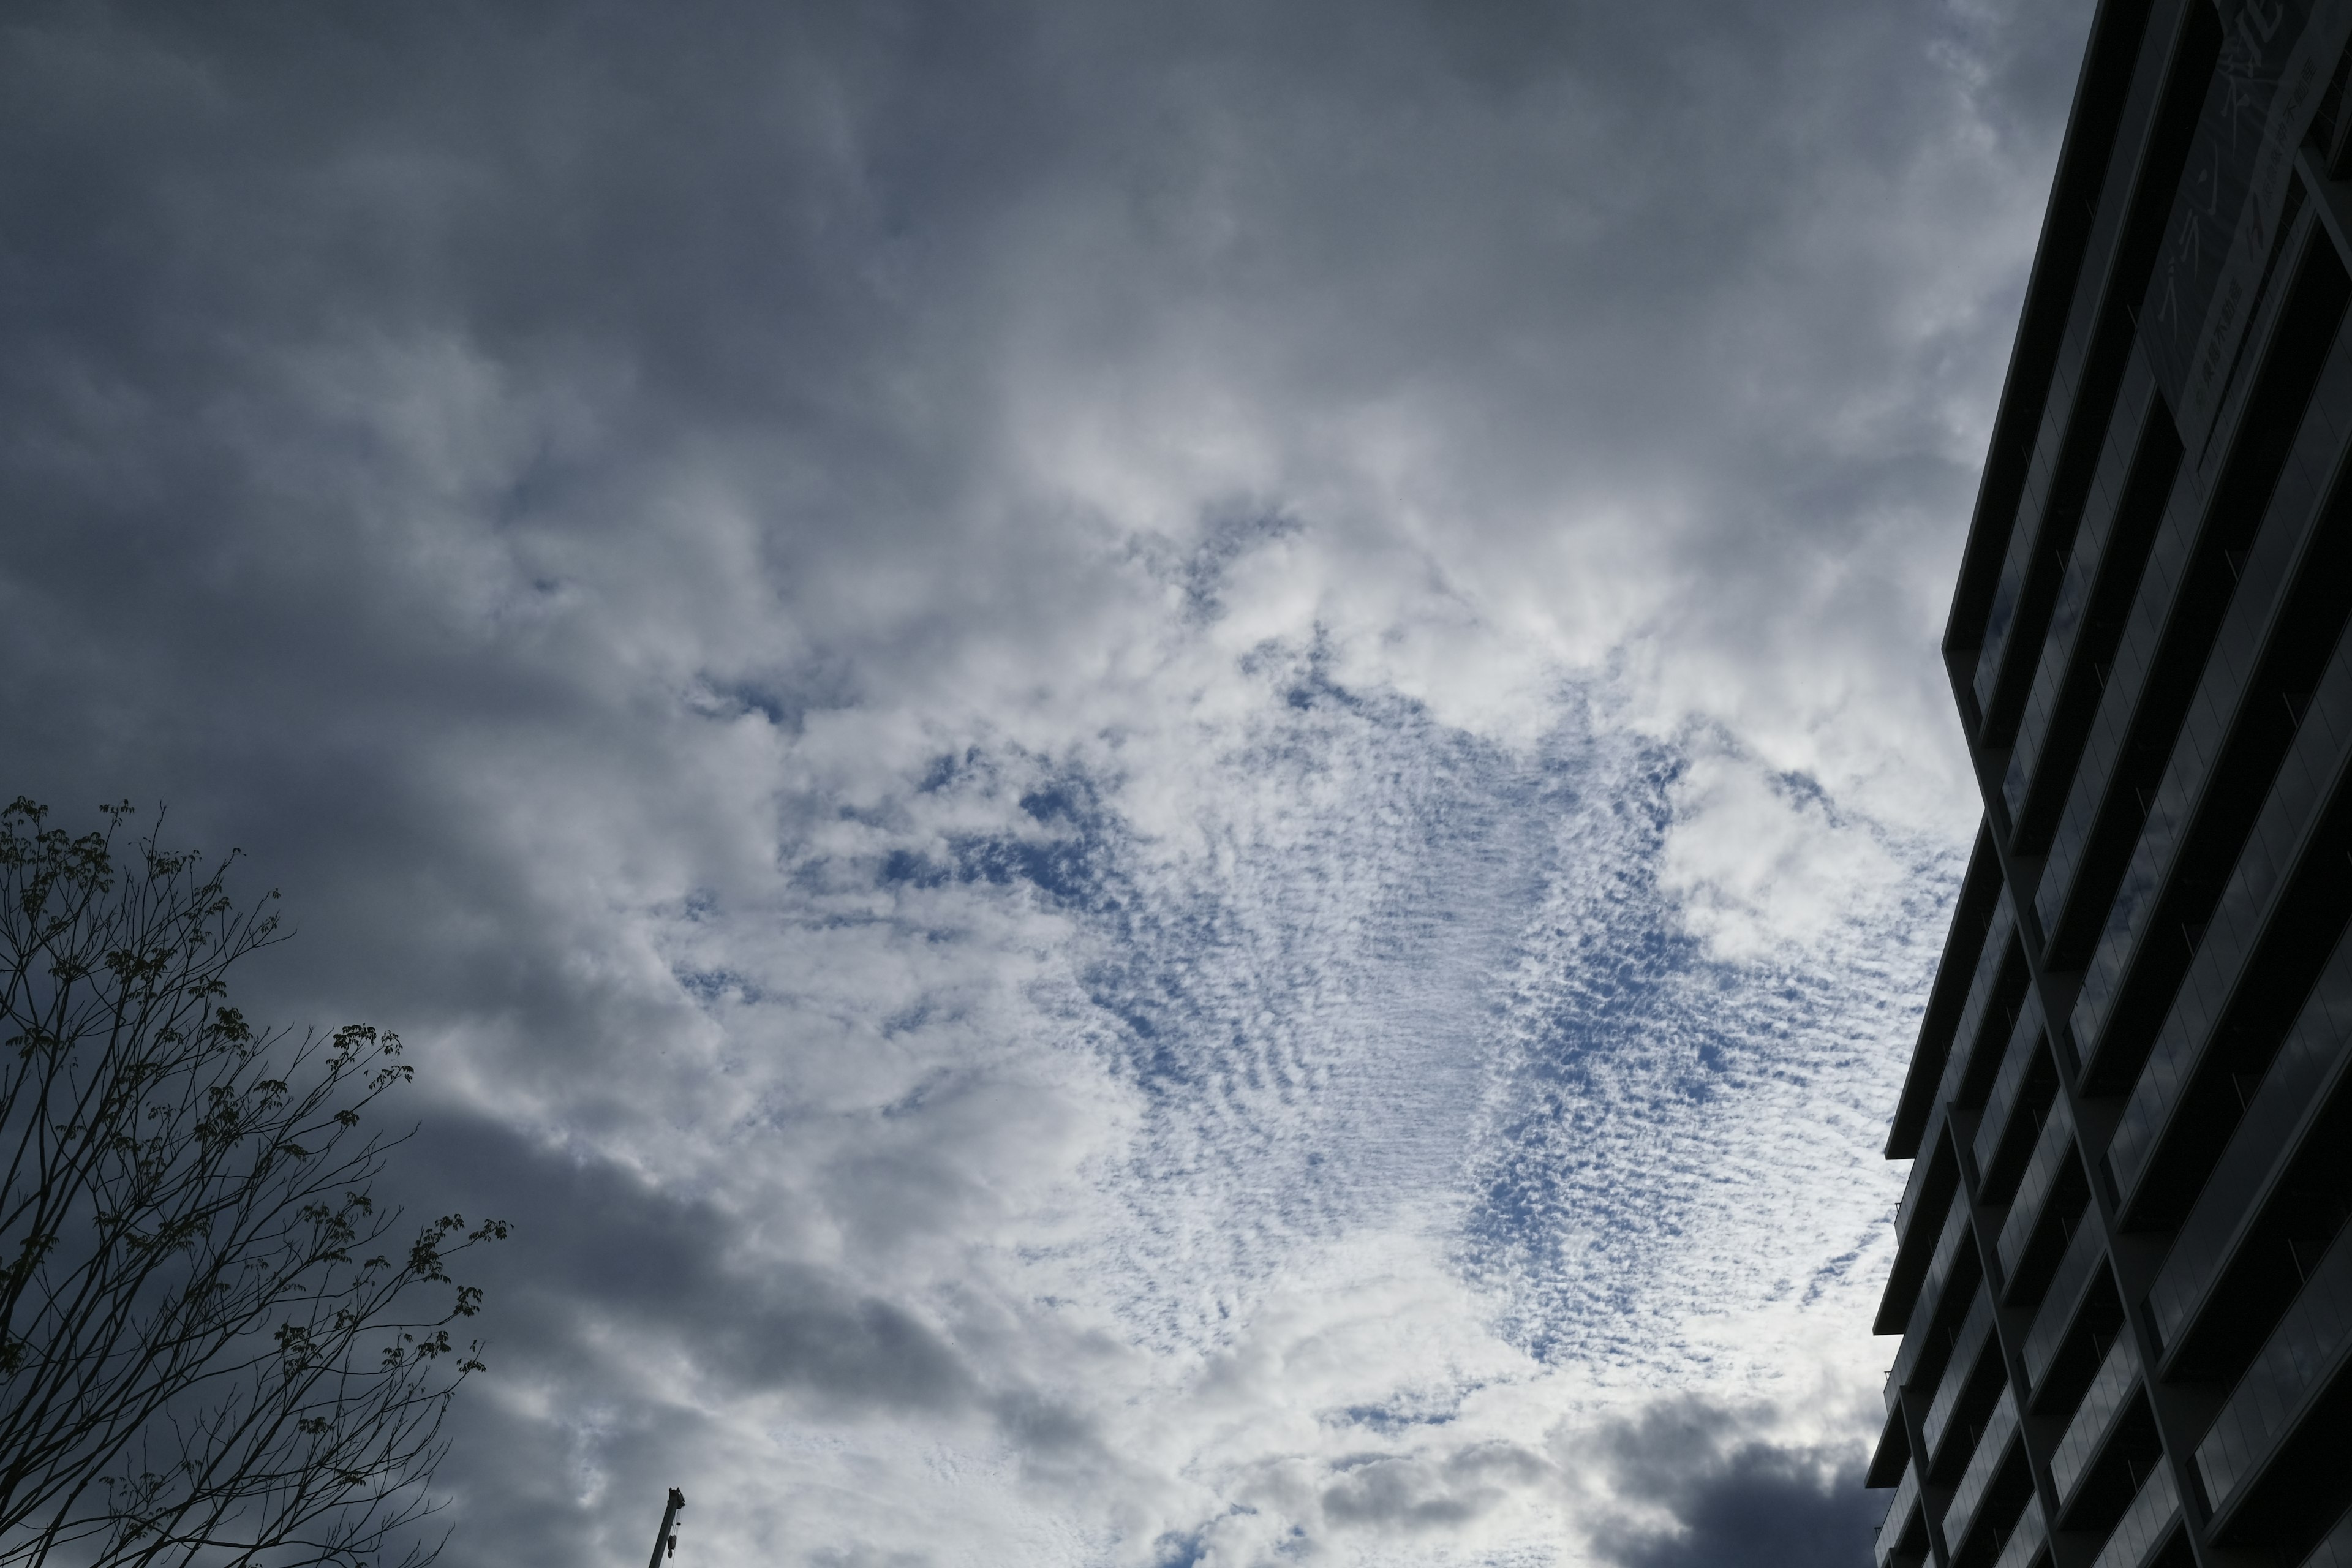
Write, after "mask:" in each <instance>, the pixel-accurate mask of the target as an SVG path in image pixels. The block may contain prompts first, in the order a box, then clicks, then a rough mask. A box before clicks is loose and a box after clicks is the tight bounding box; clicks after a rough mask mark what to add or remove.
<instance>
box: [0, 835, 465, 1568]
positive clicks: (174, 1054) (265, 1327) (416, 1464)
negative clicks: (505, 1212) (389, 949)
mask: <svg viewBox="0 0 2352 1568" xmlns="http://www.w3.org/2000/svg"><path fill="white" fill-rule="evenodd" d="M129 812H130V807H129V806H128V805H119V806H113V807H110V808H108V809H107V816H108V818H109V826H107V828H105V829H104V830H102V831H100V832H93V833H89V834H85V835H82V836H81V837H71V836H69V835H68V834H67V833H65V832H64V831H62V830H60V829H57V828H51V827H48V826H45V823H46V813H45V811H44V810H43V808H41V807H40V806H38V805H35V804H33V803H32V802H30V801H28V800H25V799H21V798H20V799H18V800H17V801H16V803H15V804H14V805H10V806H8V807H6V808H5V810H4V811H0V1568H42V1565H45V1564H47V1563H48V1562H49V1561H50V1559H51V1557H52V1554H56V1557H57V1561H58V1563H61V1564H62V1563H73V1564H75V1565H77V1568H80V1565H83V1564H88V1565H90V1568H100V1565H113V1564H134V1563H135V1564H142V1565H145V1564H166V1563H168V1564H177V1565H185V1568H196V1565H199V1564H203V1565H210V1564H215V1563H222V1564H226V1563H251V1564H257V1565H265V1564H266V1565H269V1568H278V1565H283V1568H295V1565H298V1564H308V1563H322V1564H323V1563H332V1564H346V1565H351V1568H359V1565H362V1564H366V1565H369V1568H378V1565H380V1563H381V1558H382V1553H383V1551H384V1550H386V1549H387V1547H390V1546H393V1545H395V1544H396V1543H397V1542H399V1541H402V1540H407V1539H410V1538H412V1537H413V1536H414V1533H415V1532H414V1530H413V1529H412V1527H413V1526H415V1525H416V1524H417V1523H418V1521H420V1520H422V1519H423V1518H424V1517H425V1515H426V1514H427V1513H429V1512H430V1511H431V1509H432V1504H431V1501H430V1498H429V1495H428V1488H429V1484H430V1482H431V1479H432V1476H433V1472H434V1468H435V1466H436V1464H437V1463H438V1462H439V1460H440V1458H441V1457H442V1454H443V1452H444V1450H445V1445H444V1444H443V1442H442V1440H441V1436H440V1429H441V1421H442V1416H443V1415H444V1413H445V1412H446V1410H447V1408H448V1405H449V1401H450V1399H451V1398H452V1397H453V1396H454V1394H456V1392H457V1387H458V1385H459V1384H462V1383H463V1382H464V1381H465V1380H466V1378H467V1376H468V1375H469V1374H470V1373H474V1372H476V1371H478V1370H480V1368H481V1364H482V1363H481V1361H480V1358H479V1354H478V1352H479V1348H480V1347H479V1342H469V1343H467V1344H463V1345H461V1344H459V1343H457V1342H456V1341H455V1340H453V1338H452V1337H451V1332H450V1331H451V1329H452V1327H453V1326H455V1325H456V1324H457V1322H458V1321H459V1320H461V1319H466V1318H470V1317H472V1316H474V1315H475V1313H476V1312H477V1311H478V1310H479V1308H480V1304H481V1292H480V1291H479V1290H478V1289H474V1288H473V1287H471V1286H467V1285H461V1284H459V1283H457V1281H456V1280H455V1279H452V1278H451V1276H450V1273H449V1261H450V1259H451V1258H455V1257H456V1256H457V1255H458V1254H460V1253H463V1252H465V1251H467V1249H469V1248H471V1247H478V1246H481V1245H484V1244H486V1243H488V1242H491V1241H496V1240H500V1239H503V1238H504V1237H505V1236H506V1235H507V1226H506V1225H505V1224H504V1223H503V1222H500V1221H496V1220H493V1221H490V1222H488V1223H486V1224H481V1225H476V1226H468V1225H467V1222H466V1221H465V1219H464V1218H463V1217H462V1216H460V1215H454V1214H453V1215H443V1216H442V1217H440V1218H438V1219H436V1220H435V1221H434V1222H433V1223H431V1224H429V1225H426V1226H423V1227H422V1228H421V1229H419V1230H416V1231H415V1232H414V1233H413V1234H411V1233H408V1232H406V1231H404V1229H403V1226H402V1215H401V1214H400V1212H399V1211H398V1210H397V1209H389V1208H383V1207H380V1206H379V1205H377V1203H376V1201H375V1199H374V1197H373V1193H372V1190H371V1189H372V1186H373V1183H374V1181H375V1179H376V1177H377V1176H378V1175H379V1174H381V1173H382V1172H383V1169H384V1163H385V1156H386V1154H387V1152H388V1151H389V1150H390V1149H391V1148H392V1147H393V1146H394V1145H395V1144H396V1143H398V1142H400V1141H401V1140H400V1139H398V1138H393V1139H387V1138H385V1137H384V1136H383V1134H381V1133H380V1132H376V1131H368V1130H366V1129H365V1126H364V1124H365V1121H366V1118H367V1116H368V1114H369V1113H370V1112H371V1111H372V1110H374V1109H375V1108H376V1105H377V1101H378V1100H380V1099H381V1098H382V1097H383V1095H385V1094H386V1093H387V1092H389V1091H390V1090H392V1089H395V1088H397V1087H399V1086H400V1085H403V1084H404V1083H406V1082H407V1081H408V1080H409V1079H410V1078H411V1077H412V1069H411V1068H409V1067H408V1065H407V1064H406V1063H404V1062H403V1061H402V1060H401V1059H400V1056H401V1046H400V1038H399V1037H398V1036H396V1035H391V1034H379V1033H378V1032H377V1031H376V1030H375V1029H374V1028H373V1027H371V1026H366V1025H359V1024H354V1025H350V1026H345V1027H343V1028H341V1029H338V1030H336V1031H334V1032H333V1033H332V1034H331V1035H322V1034H318V1033H315V1032H314V1033H310V1034H305V1035H302V1036H300V1037H295V1036H293V1035H291V1034H289V1033H288V1032H285V1031H272V1030H257V1029H256V1028H254V1027H253V1026H251V1025H249V1024H248V1023H247V1021H246V1019H245V1017H244V1016H243V1015H242V1014H241V1013H239V1012H238V1011H237V1009H236V1008H235V1007H233V1006H231V1005H229V1003H228V1000H227V995H228V989H227V984H226V972H227V970H228V969H229V966H230V965H232V964H233V963H236V961H237V960H239V959H241V958H244V957H246V956H247V955H248V954H250V953H252V952H256V951H257V950H259V949H261V948H263V947H266V946H268V945H270V944H272V943H274V942H278V941H281V940H283V938H282V937H281V936H280V935H279V932H278V917H277V916H276V915H275V914H274V913H272V912H270V910H269V906H270V905H271V904H272V903H274V902H275V900H276V899H277V894H276V893H275V892H272V893H270V894H268V896H267V897H265V898H263V899H262V900H259V901H258V902H257V903H255V904H254V905H252V906H251V907H240V906H239V905H238V904H237V903H236V900H233V899H232V898H231V897H230V896H229V894H228V892H227V890H226V878H227V874H228V871H229V868H230V866H231V865H232V864H233V862H234V860H235V858H236V857H235V856H234V855H232V856H230V857H228V858H225V859H221V860H218V861H214V862H210V863H207V862H205V861H204V860H203V859H202V858H201V857H199V856H197V855H195V854H194V853H175V852H171V851H167V850H164V849H163V848H161V847H159V846H158V844H157V842H156V840H155V839H154V837H152V836H151V837H147V838H145V839H142V840H138V841H136V842H134V843H132V844H131V845H130V846H128V848H127V849H126V848H125V847H124V846H123V845H122V844H121V838H122V837H123V819H124V817H125V816H127V815H128V814H129ZM397 1237H406V1241H405V1245H403V1243H402V1241H401V1240H400V1239H397ZM425 1302H431V1303H432V1305H430V1306H425V1305H423V1303H425ZM437 1551H438V1546H437V1544H431V1545H428V1544H424V1543H421V1542H420V1543H419V1544H416V1545H414V1546H412V1547H411V1548H410V1549H409V1550H408V1552H407V1553H406V1556H405V1557H404V1559H403V1561H404V1563H408V1564H411V1565H421V1564H422V1563H426V1562H429V1561H431V1559H432V1558H433V1557H434V1556H435V1555H436V1553H437Z"/></svg>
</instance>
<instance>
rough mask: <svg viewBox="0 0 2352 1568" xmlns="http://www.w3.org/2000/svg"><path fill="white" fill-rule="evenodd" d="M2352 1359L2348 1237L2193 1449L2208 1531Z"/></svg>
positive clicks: (2228, 1514) (2224, 1526)
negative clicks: (2207, 1506)
mask: <svg viewBox="0 0 2352 1568" xmlns="http://www.w3.org/2000/svg"><path fill="white" fill-rule="evenodd" d="M2347 1352H2352V1231H2347V1232H2346V1233H2344V1234H2342V1235H2339V1236H2338V1237H2336V1241H2335V1243H2334V1244H2333V1245H2332V1246H2330V1247H2328V1249H2327V1251H2326V1253H2325V1254H2324V1255H2322V1257H2321V1258H2320V1260H2319V1265H2318V1267H2317V1268H2314V1269H2313V1270H2312V1272H2311V1278H2310V1279H2309V1280H2308V1281H2306V1282H2305V1285H2304V1288H2303V1290H2302V1293H2301V1294H2300V1295H2298V1296H2296V1297H2295V1299H2294V1306H2292V1307H2290V1308H2289V1309H2287V1314H2286V1316H2285V1318H2284V1319H2283V1320H2282V1321H2280V1323H2279V1326H2278V1327H2277V1328H2276V1329H2274V1330H2273V1331H2272V1332H2271V1337H2270V1338H2269V1339H2268V1340H2267V1341H2265V1342H2263V1348H2262V1350H2261V1352H2260V1353H2258V1354H2257V1355H2256V1356H2255V1357H2254V1363H2253V1365H2252V1366H2251V1367H2249V1368H2247V1369H2246V1374H2245V1376H2243V1377H2242V1378H2240V1379H2239V1380H2238V1385H2237V1386H2236V1387H2235V1388H2234V1389H2232V1390H2231V1393H2230V1399H2229V1403H2228V1404H2226V1405H2223V1406H2222V1407H2221V1415H2219V1416H2218V1417H2217V1418H2215V1420H2214V1422H2213V1428H2212V1430H2211V1431H2210V1432H2208V1433H2207V1434H2206V1435H2205V1440H2204V1441H2203V1442H2202V1443H2200V1444H2199V1445H2198V1446H2197V1469H2198V1473H2199V1474H2200V1476H2201V1477H2202V1478H2203V1479H2204V1482H2205V1495H2206V1496H2207V1497H2209V1498H2210V1499H2212V1501H2213V1529H2214V1531H2215V1532H2216V1533H2217V1534H2220V1533H2221V1532H2224V1531H2228V1530H2229V1529H2230V1528H2231V1524H2232V1523H2233V1522H2234V1519H2233V1516H2234V1515H2235V1513H2236V1511H2237V1510H2238V1509H2239V1508H2240V1506H2241V1505H2242V1504H2243V1503H2244V1501H2245V1500H2246V1498H2247V1497H2248V1495H2249V1494H2250V1493H2251V1492H2252V1490H2253V1489H2254V1484H2255V1483H2256V1482H2257V1481H2259V1480H2260V1479H2262V1478H2263V1472H2264V1471H2265V1470H2266V1469H2267V1468H2270V1466H2271V1464H2272V1462H2273V1460H2274V1459H2275V1458H2277V1457H2278V1456H2279V1453H2280V1451H2281V1449H2282V1448H2284V1447H2285V1446H2286V1443H2287V1441H2288V1439H2289V1438H2290V1437H2291V1436H2293V1435H2294V1432H2295V1428H2296V1427H2297V1426H2298V1425H2299V1424H2300V1423H2301V1421H2302V1419H2303V1417H2304V1416H2305V1415H2307V1414H2309V1412H2310V1410H2311V1407H2312V1406H2313V1405H2314V1404H2315V1403H2316V1402H2317V1400H2318V1399H2319V1397H2320V1395H2321V1394H2323V1393H2324V1392H2325V1391H2326V1388H2327V1386H2328V1384H2330V1383H2332V1382H2333V1381H2334V1380H2335V1377H2336V1373H2339V1372H2341V1371H2342V1370H2343V1369H2344V1366H2345V1363H2346V1361H2347Z"/></svg>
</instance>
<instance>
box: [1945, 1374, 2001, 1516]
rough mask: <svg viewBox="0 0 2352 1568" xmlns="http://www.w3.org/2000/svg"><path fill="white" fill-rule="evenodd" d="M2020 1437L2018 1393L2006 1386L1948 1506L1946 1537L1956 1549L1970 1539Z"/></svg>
mask: <svg viewBox="0 0 2352 1568" xmlns="http://www.w3.org/2000/svg"><path fill="white" fill-rule="evenodd" d="M2016 1441H2017V1393H2016V1391H2015V1390H2014V1389H2008V1388H2004V1389H2002V1390H2001V1392H2000V1398H1999V1399H1998V1400H1996V1401H1994V1403H1993V1407H1992V1410H1991V1412H1990V1414H1989V1415H1986V1417H1985V1426H1984V1431H1983V1433H1982V1434H1980V1435H1979V1436H1978V1438H1977V1446H1976V1452H1975V1453H1974V1454H1972V1455H1970V1456H1969V1468H1968V1469H1967V1470H1966V1471H1965V1472H1964V1473H1962V1475H1961V1477H1960V1483H1959V1485H1958V1486H1957V1487H1955V1488H1953V1489H1952V1500H1951V1502H1950V1503H1949V1505H1948V1506H1947V1507H1946V1508H1945V1510H1944V1539H1945V1541H1946V1542H1948V1543H1950V1544H1951V1545H1952V1547H1953V1549H1954V1551H1956V1552H1957V1551H1958V1549H1959V1543H1961V1542H1966V1541H1967V1540H1968V1538H1969V1531H1970V1529H1972V1528H1973V1527H1974V1526H1975V1524H1976V1522H1977V1510H1978V1509H1979V1508H1980V1507H1981V1506H1982V1505H1983V1503H1984V1500H1985V1494H1986V1493H1987V1491H1988V1490H1990V1488H1991V1486H1992V1483H1993V1479H1994V1478H1995V1477H1997V1476H1998V1475H2000V1468H2001V1465H2002V1463H2003V1461H2005V1460H2006V1459H2008V1458H2009V1450H2010V1448H2011V1446H2012V1445H2014V1444H2015V1442H2016Z"/></svg>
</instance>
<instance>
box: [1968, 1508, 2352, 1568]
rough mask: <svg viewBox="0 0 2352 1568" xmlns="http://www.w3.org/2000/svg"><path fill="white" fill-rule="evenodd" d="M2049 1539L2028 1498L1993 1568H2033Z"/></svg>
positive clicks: (2351, 1566) (2039, 1513) (2040, 1513)
mask: <svg viewBox="0 0 2352 1568" xmlns="http://www.w3.org/2000/svg"><path fill="white" fill-rule="evenodd" d="M2049 1539H2050V1531H2049V1529H2048V1528H2047V1527H2046V1526H2045V1525H2044V1524H2043V1522H2042V1500H2041V1499H2040V1498H2028V1499H2027V1500H2026V1501H2025V1511H2024V1512H2023V1513H2021V1514H2019V1515H2018V1516H2017V1522H2016V1523H2015V1524H2013V1525H2011V1527H2010V1531H2009V1539H2008V1540H2007V1541H2005V1542H2002V1543H2001V1548H2000V1561H1998V1562H1996V1563H1994V1564H1993V1568H2032V1563H2033V1560H2034V1559H2035V1558H2036V1557H2039V1556H2040V1555H2041V1554H2042V1546H2043V1544H2044V1543H2045V1542H2048V1541H2049ZM2347 1568H2352V1564H2347Z"/></svg>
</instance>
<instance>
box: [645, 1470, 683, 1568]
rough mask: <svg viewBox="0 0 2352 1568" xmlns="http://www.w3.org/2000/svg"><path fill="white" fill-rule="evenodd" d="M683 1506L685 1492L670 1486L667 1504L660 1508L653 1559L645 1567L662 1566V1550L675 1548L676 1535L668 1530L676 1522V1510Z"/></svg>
mask: <svg viewBox="0 0 2352 1568" xmlns="http://www.w3.org/2000/svg"><path fill="white" fill-rule="evenodd" d="M685 1506H686V1494H685V1493H684V1492H682V1491H680V1490H678V1489H677V1488H676V1487H672V1488H670V1489H669V1506H668V1507H667V1508H666V1509H664V1510H662V1522H661V1533H660V1534H658V1535H656V1536H655V1537H654V1555H653V1561H652V1562H650V1563H646V1568H662V1552H663V1550H664V1549H665V1548H667V1550H669V1551H671V1552H676V1551H677V1536H675V1535H672V1534H671V1533H670V1532H669V1527H670V1526H671V1525H673V1524H676V1523H677V1510H679V1509H682V1508H684V1507H685Z"/></svg>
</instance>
